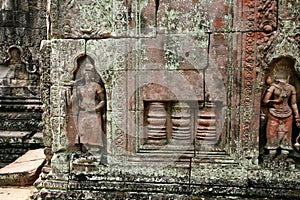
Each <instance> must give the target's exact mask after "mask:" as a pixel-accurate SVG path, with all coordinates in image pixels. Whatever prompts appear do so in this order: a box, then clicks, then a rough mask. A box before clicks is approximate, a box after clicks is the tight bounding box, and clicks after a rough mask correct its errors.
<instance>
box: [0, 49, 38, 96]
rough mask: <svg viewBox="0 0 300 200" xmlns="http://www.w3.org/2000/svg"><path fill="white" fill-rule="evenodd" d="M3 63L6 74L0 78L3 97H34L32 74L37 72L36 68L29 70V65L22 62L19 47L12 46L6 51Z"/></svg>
mask: <svg viewBox="0 0 300 200" xmlns="http://www.w3.org/2000/svg"><path fill="white" fill-rule="evenodd" d="M7 53H8V58H7V59H6V61H5V67H7V69H6V71H7V72H6V73H5V75H4V76H3V77H2V80H1V83H0V86H1V89H2V90H1V93H2V95H3V96H30V95H36V94H37V93H38V92H37V90H36V89H37V88H36V86H37V82H36V80H34V76H33V75H32V74H34V73H36V72H37V69H36V67H35V66H34V67H33V69H30V68H29V64H28V63H27V62H26V61H24V60H23V58H22V55H23V50H22V48H21V47H19V46H16V45H13V46H11V47H10V48H9V49H8V51H7Z"/></svg>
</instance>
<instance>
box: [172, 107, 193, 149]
mask: <svg viewBox="0 0 300 200" xmlns="http://www.w3.org/2000/svg"><path fill="white" fill-rule="evenodd" d="M171 121H172V125H173V126H172V143H173V144H190V143H191V135H192V131H191V112H190V107H189V105H188V104H187V103H182V102H179V103H176V104H175V105H174V106H173V108H172V114H171Z"/></svg>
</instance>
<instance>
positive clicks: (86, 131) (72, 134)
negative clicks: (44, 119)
mask: <svg viewBox="0 0 300 200" xmlns="http://www.w3.org/2000/svg"><path fill="white" fill-rule="evenodd" d="M74 75H75V81H74V85H73V87H72V89H71V90H67V92H66V93H67V94H66V96H67V106H68V110H69V114H68V127H67V141H68V145H69V148H73V147H76V146H79V147H80V149H81V150H82V151H83V152H86V151H88V152H91V153H103V152H104V146H105V129H104V127H105V109H106V108H105V106H106V100H105V88H104V85H103V83H102V81H101V78H100V76H99V75H98V74H97V72H96V70H95V66H94V60H93V59H92V58H90V57H88V56H84V57H81V58H79V59H78V68H76V70H75V72H74Z"/></svg>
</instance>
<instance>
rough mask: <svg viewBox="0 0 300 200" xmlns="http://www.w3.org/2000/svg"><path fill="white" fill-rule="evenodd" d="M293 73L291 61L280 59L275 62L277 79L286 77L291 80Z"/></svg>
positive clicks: (275, 76)
mask: <svg viewBox="0 0 300 200" xmlns="http://www.w3.org/2000/svg"><path fill="white" fill-rule="evenodd" d="M290 74H291V68H290V66H289V63H288V62H287V61H285V60H280V61H279V62H278V63H276V64H275V68H274V78H275V80H279V79H284V80H289V78H290Z"/></svg>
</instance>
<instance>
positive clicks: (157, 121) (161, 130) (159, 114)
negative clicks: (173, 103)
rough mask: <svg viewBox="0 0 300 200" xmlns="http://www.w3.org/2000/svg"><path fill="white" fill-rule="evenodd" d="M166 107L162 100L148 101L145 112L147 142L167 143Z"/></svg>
mask: <svg viewBox="0 0 300 200" xmlns="http://www.w3.org/2000/svg"><path fill="white" fill-rule="evenodd" d="M166 119H167V113H166V107H165V104H164V103H162V102H151V103H149V112H148V114H147V123H148V124H147V143H148V144H152V145H164V144H166V143H167V130H166Z"/></svg>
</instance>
